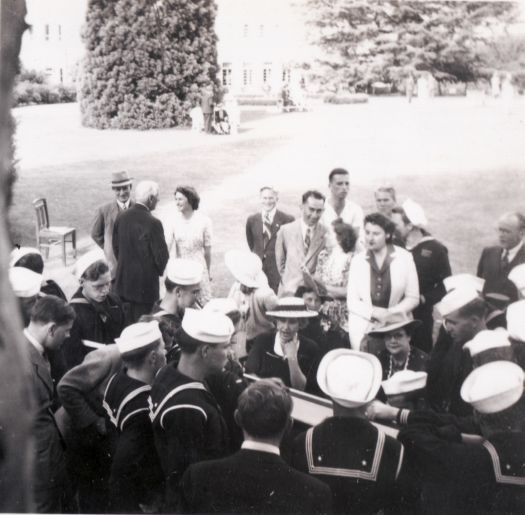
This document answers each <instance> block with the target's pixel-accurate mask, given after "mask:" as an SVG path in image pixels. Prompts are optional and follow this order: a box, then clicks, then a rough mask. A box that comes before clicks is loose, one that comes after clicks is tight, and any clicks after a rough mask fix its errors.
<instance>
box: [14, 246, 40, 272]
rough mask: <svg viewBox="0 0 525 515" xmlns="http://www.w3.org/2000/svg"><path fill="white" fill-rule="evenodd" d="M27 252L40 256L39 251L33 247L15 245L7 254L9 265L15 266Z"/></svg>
mask: <svg viewBox="0 0 525 515" xmlns="http://www.w3.org/2000/svg"><path fill="white" fill-rule="evenodd" d="M28 254H38V255H39V256H41V255H42V254H41V253H40V251H39V250H38V249H36V248H34V247H20V248H18V247H15V248H14V249H13V250H12V251H11V254H10V255H9V266H10V267H11V266H15V265H16V264H17V263H18V261H19V260H20V259H22V258H23V257H24V256H27V255H28Z"/></svg>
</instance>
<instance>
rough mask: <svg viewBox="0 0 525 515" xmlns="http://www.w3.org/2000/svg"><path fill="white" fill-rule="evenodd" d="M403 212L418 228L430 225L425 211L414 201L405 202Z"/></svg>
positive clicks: (407, 200)
mask: <svg viewBox="0 0 525 515" xmlns="http://www.w3.org/2000/svg"><path fill="white" fill-rule="evenodd" d="M403 210H404V211H405V215H406V216H407V218H408V219H409V220H410V223H411V224H412V225H415V226H417V227H426V226H427V225H428V220H427V217H426V215H425V210H424V209H423V208H422V207H421V206H420V205H419V204H418V203H417V202H414V201H413V200H412V199H406V200H405V202H403Z"/></svg>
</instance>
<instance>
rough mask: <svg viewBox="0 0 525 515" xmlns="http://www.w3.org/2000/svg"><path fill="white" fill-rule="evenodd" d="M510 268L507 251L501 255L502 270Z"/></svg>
mask: <svg viewBox="0 0 525 515" xmlns="http://www.w3.org/2000/svg"><path fill="white" fill-rule="evenodd" d="M508 267H509V251H508V250H507V249H505V250H504V251H503V254H501V268H502V269H503V270H507V268H508Z"/></svg>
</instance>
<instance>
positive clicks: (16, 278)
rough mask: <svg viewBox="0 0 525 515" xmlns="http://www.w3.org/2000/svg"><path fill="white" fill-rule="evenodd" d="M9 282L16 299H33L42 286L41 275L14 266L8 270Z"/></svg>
mask: <svg viewBox="0 0 525 515" xmlns="http://www.w3.org/2000/svg"><path fill="white" fill-rule="evenodd" d="M9 281H10V282H11V288H13V292H14V294H15V295H16V296H17V297H20V298H28V297H34V296H35V295H38V292H39V291H40V288H41V286H42V275H41V274H37V273H36V272H33V270H29V268H24V267H22V266H15V267H13V268H10V269H9Z"/></svg>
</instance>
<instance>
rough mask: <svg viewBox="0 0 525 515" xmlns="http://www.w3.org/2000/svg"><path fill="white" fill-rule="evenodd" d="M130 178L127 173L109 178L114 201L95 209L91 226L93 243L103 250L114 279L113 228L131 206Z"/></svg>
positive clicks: (116, 174)
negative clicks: (120, 214)
mask: <svg viewBox="0 0 525 515" xmlns="http://www.w3.org/2000/svg"><path fill="white" fill-rule="evenodd" d="M131 188H132V178H131V177H129V175H128V172H126V171H122V172H113V174H112V176H111V189H112V190H113V191H114V192H115V199H114V200H112V201H111V202H108V203H107V204H104V205H103V206H100V207H99V208H98V209H97V213H96V214H95V218H94V220H93V224H92V226H91V237H92V238H93V240H94V242H95V243H96V244H97V245H98V246H99V247H100V248H101V249H103V250H104V254H105V255H106V259H107V260H108V263H109V269H110V272H111V278H112V279H113V280H114V279H115V272H116V268H117V259H116V258H115V254H114V253H113V246H112V240H113V226H114V225H115V220H116V219H117V216H118V214H119V213H121V212H122V211H125V210H126V209H129V208H130V207H131V206H133V204H134V201H133V199H132V198H131Z"/></svg>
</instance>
